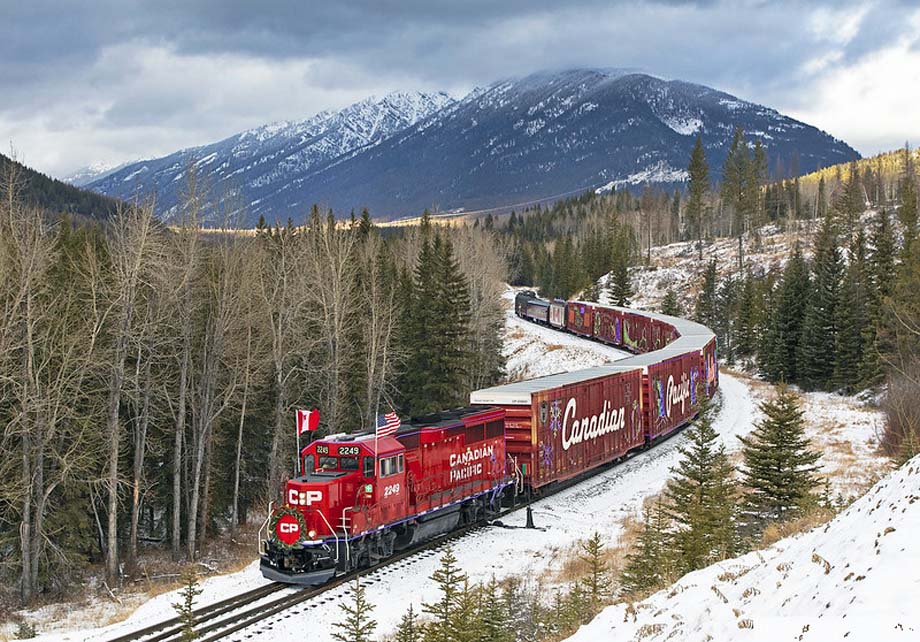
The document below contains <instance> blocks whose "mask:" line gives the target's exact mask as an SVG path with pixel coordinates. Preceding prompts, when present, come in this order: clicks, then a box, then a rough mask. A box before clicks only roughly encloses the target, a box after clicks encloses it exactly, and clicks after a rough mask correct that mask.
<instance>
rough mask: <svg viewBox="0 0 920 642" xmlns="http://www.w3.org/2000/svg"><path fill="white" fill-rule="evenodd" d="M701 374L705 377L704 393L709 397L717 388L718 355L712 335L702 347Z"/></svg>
mask: <svg viewBox="0 0 920 642" xmlns="http://www.w3.org/2000/svg"><path fill="white" fill-rule="evenodd" d="M702 358H703V374H704V375H705V377H706V394H707V395H709V396H710V397H711V396H712V395H714V394H716V390H717V389H718V388H719V355H718V354H717V351H716V338H715V337H713V338H712V339H710V340H709V343H707V344H706V346H705V347H704V348H703V357H702Z"/></svg>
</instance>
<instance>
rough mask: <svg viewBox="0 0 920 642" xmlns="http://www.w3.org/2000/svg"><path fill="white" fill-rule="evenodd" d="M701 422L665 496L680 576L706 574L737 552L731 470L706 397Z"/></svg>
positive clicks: (681, 450)
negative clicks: (703, 570) (699, 571)
mask: <svg viewBox="0 0 920 642" xmlns="http://www.w3.org/2000/svg"><path fill="white" fill-rule="evenodd" d="M702 399H703V400H704V401H703V402H701V404H700V405H701V407H700V411H699V416H698V417H697V419H696V421H695V422H694V424H693V426H692V427H691V428H690V430H689V431H688V433H687V437H688V439H689V442H690V443H689V445H687V446H680V447H679V448H678V452H679V453H680V455H681V460H680V462H679V463H678V465H677V466H676V467H674V468H672V469H671V473H672V478H671V479H670V480H669V482H668V486H667V488H666V490H665V497H666V498H667V502H668V507H667V511H668V516H669V518H670V520H671V522H672V524H673V526H674V531H673V535H672V537H671V542H672V547H673V550H674V552H675V555H676V567H677V570H678V572H680V573H687V572H690V571H693V570H696V569H698V568H702V567H704V566H706V565H708V564H710V563H712V562H714V561H716V560H718V559H722V558H723V557H724V556H725V555H726V552H728V553H730V552H731V551H733V550H734V546H733V542H734V541H735V537H734V528H733V526H732V522H733V518H732V513H733V510H734V497H733V494H732V488H733V485H732V475H733V470H732V466H731V464H730V463H729V461H728V455H726V453H725V447H724V445H718V446H717V445H716V442H717V440H718V434H717V433H716V431H715V429H713V427H712V419H711V417H710V406H709V403H708V400H707V398H706V397H705V396H702Z"/></svg>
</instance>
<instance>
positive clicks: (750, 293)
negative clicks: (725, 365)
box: [735, 274, 760, 357]
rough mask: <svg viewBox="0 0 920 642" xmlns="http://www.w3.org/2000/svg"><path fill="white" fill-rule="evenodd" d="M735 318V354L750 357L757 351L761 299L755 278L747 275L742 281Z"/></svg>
mask: <svg viewBox="0 0 920 642" xmlns="http://www.w3.org/2000/svg"><path fill="white" fill-rule="evenodd" d="M739 289H740V291H739V292H738V304H737V306H736V310H737V313H736V318H735V352H736V354H737V355H738V356H739V357H749V356H751V355H753V354H754V352H755V351H756V349H757V341H758V337H757V330H758V327H759V313H760V297H759V296H758V292H757V284H756V282H755V280H754V277H753V276H751V275H750V274H746V275H745V276H744V278H743V279H742V280H741V284H740V288H739Z"/></svg>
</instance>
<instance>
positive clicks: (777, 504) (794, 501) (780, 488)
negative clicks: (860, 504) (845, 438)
mask: <svg viewBox="0 0 920 642" xmlns="http://www.w3.org/2000/svg"><path fill="white" fill-rule="evenodd" d="M760 409H761V410H762V411H763V413H764V415H765V418H764V419H763V420H761V421H760V422H758V423H757V424H756V425H755V428H754V431H753V432H752V433H751V434H750V435H749V436H748V437H739V439H740V440H741V443H742V444H743V448H742V457H743V458H744V468H743V469H742V471H741V475H742V479H743V482H744V485H745V486H746V487H747V493H746V495H745V499H744V506H743V509H742V510H743V513H742V514H743V518H742V519H743V522H744V525H745V528H746V530H747V531H748V534H749V535H753V536H756V535H759V533H760V532H761V531H762V530H763V526H764V525H765V524H766V523H767V522H769V521H782V520H786V519H789V518H791V517H794V516H796V515H800V514H801V513H802V512H803V511H804V510H805V509H806V508H807V507H808V506H809V504H810V503H811V502H812V501H813V500H814V497H813V494H814V491H815V489H816V488H818V487H819V485H820V481H819V480H818V478H817V477H816V476H815V473H816V472H817V470H818V467H817V466H816V465H815V464H816V462H817V461H818V459H819V458H820V454H819V453H817V452H814V451H813V450H812V449H811V442H810V441H809V439H808V438H807V437H806V436H805V422H804V419H803V416H804V413H803V411H802V409H801V408H800V407H799V402H798V399H797V398H796V396H795V395H794V394H793V393H792V392H791V391H790V390H789V389H788V388H786V387H785V386H782V387H780V390H779V395H778V396H777V398H776V399H775V400H772V401H765V402H764V403H762V404H761V405H760Z"/></svg>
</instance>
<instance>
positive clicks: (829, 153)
mask: <svg viewBox="0 0 920 642" xmlns="http://www.w3.org/2000/svg"><path fill="white" fill-rule="evenodd" d="M735 127H741V128H742V129H744V130H745V131H746V132H747V136H748V137H749V138H750V139H760V140H762V141H763V143H764V145H765V146H766V148H767V152H768V155H769V157H770V159H771V163H773V167H774V168H775V167H777V166H778V165H779V164H782V165H783V166H785V167H796V168H797V169H799V170H802V171H807V170H811V169H817V168H818V167H821V166H825V165H829V164H833V163H835V162H841V161H844V160H849V159H850V158H858V157H859V154H858V153H857V152H856V151H855V150H853V149H852V148H851V147H849V146H848V145H846V144H845V143H844V142H843V141H840V140H838V139H836V138H833V137H832V136H830V135H829V134H827V133H825V132H822V131H820V130H818V129H817V128H815V127H812V126H811V125H807V124H805V123H801V122H799V121H796V120H794V119H792V118H789V117H787V116H784V115H782V114H780V113H779V112H778V111H776V110H775V109H772V108H769V107H765V106H762V105H758V104H756V103H752V102H749V101H745V100H742V99H740V98H737V97H735V96H732V95H730V94H727V93H725V92H721V91H718V90H716V89H713V88H710V87H706V86H704V85H698V84H694V83H688V82H685V81H681V80H662V79H660V78H657V77H655V76H650V75H648V74H642V73H635V72H633V71H632V70H618V69H613V70H602V69H571V70H565V71H558V72H549V71H543V72H537V73H534V74H531V75H529V76H525V77H522V78H507V79H503V80H499V81H497V82H495V83H492V84H491V85H488V86H487V87H483V88H477V89H474V90H473V91H471V92H470V93H469V94H467V95H466V96H464V97H462V98H460V99H454V98H451V97H450V96H448V95H447V94H445V93H443V92H431V93H425V92H394V93H392V94H387V95H386V96H384V97H383V98H382V99H376V98H373V97H371V98H367V99H365V100H363V101H359V102H358V103H355V104H353V105H350V106H348V107H346V108H344V109H342V110H340V111H338V112H321V113H320V114H317V115H314V116H311V117H309V118H307V119H304V120H302V121H295V122H294V123H287V122H286V123H282V124H273V125H266V126H263V127H260V128H255V129H252V130H248V131H247V132H241V133H240V134H237V135H234V136H231V137H228V138H226V139H224V140H222V141H218V142H217V143H213V144H211V145H205V146H201V147H195V148H189V149H187V150H181V151H179V152H176V153H174V154H171V155H169V156H166V157H163V158H160V159H153V160H150V161H143V162H140V163H135V164H132V165H129V166H127V167H124V168H122V169H120V170H117V171H115V172H113V173H110V174H109V175H107V176H106V177H104V178H102V179H100V180H97V181H94V182H93V183H91V184H90V187H91V188H92V189H95V190H97V191H100V192H102V193H105V194H110V195H114V196H119V197H121V198H127V197H130V196H131V195H132V192H133V191H135V190H138V189H139V190H140V191H142V192H156V194H157V201H158V203H159V204H160V213H161V215H162V216H164V218H167V219H168V218H169V216H170V215H171V213H172V212H173V211H174V208H175V205H176V203H177V202H178V198H179V194H180V189H179V188H180V186H181V176H182V172H183V171H184V169H185V168H186V167H188V166H194V167H196V168H197V169H198V170H199V171H201V172H202V173H204V174H206V175H207V176H208V177H209V180H210V182H211V183H212V185H214V186H216V187H218V188H220V189H223V190H229V189H230V188H231V187H232V189H234V190H238V192H239V195H240V197H241V198H240V201H241V202H242V203H243V205H244V206H245V208H246V210H247V217H246V224H247V225H253V224H254V222H255V220H257V219H258V217H259V216H260V215H262V216H265V218H266V219H267V220H269V221H283V220H286V219H287V218H288V217H294V218H297V217H300V216H302V215H303V214H304V213H305V212H306V211H308V209H309V208H310V206H311V205H313V204H314V203H319V204H322V205H324V206H327V207H331V208H333V209H334V210H335V211H336V212H337V213H338V214H339V215H345V214H347V212H348V211H349V210H353V209H357V208H360V207H365V206H366V207H368V208H369V209H370V210H371V212H372V213H373V214H374V215H375V216H380V217H382V218H396V217H399V216H405V215H412V214H417V213H419V212H421V210H422V209H425V208H431V209H435V210H463V209H479V208H489V207H496V206H502V205H507V204H510V203H515V202H521V201H526V200H537V199H540V198H546V197H548V196H551V195H552V194H559V193H564V192H571V191H573V190H579V189H585V190H587V189H599V188H601V189H603V188H605V187H606V188H607V189H610V188H618V187H622V186H630V185H638V184H641V183H644V182H647V181H648V182H658V183H661V184H663V185H666V186H673V185H675V184H679V183H680V182H681V181H682V180H684V179H685V178H686V171H685V167H686V163H687V159H688V158H689V154H690V149H691V148H692V145H693V142H694V140H695V137H696V135H700V136H701V137H702V139H703V143H704V146H705V147H706V151H707V156H708V157H709V163H710V167H711V169H712V171H713V174H714V175H715V177H716V178H717V177H718V168H719V167H721V165H722V162H723V161H724V157H725V154H726V152H727V146H728V142H729V141H730V139H731V135H732V133H733V131H734V129H735Z"/></svg>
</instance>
